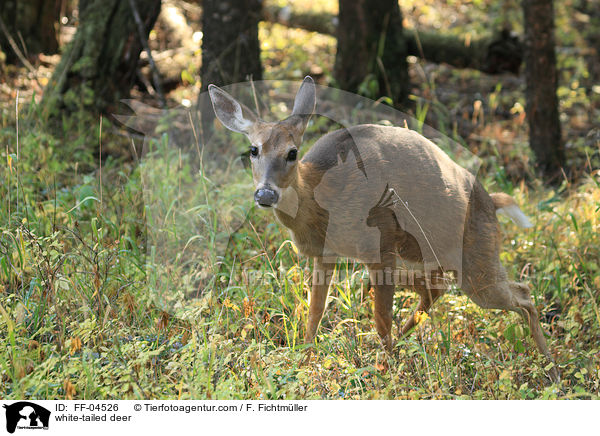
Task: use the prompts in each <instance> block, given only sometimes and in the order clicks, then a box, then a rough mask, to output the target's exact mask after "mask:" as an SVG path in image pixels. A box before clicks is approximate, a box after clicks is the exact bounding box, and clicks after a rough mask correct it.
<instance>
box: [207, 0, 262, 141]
mask: <svg viewBox="0 0 600 436" xmlns="http://www.w3.org/2000/svg"><path fill="white" fill-rule="evenodd" d="M261 4H262V1H261V0H203V2H202V8H203V9H202V32H203V33H204V37H203V38H202V68H201V70H200V74H201V77H202V91H203V92H202V93H201V94H200V98H199V100H198V108H199V113H200V116H201V125H202V130H201V136H202V137H203V138H204V139H205V140H208V138H209V137H210V135H211V133H212V127H213V123H214V119H215V114H214V112H213V109H212V105H211V103H210V99H209V98H208V95H207V93H206V91H207V89H208V85H210V84H213V85H217V86H222V85H229V84H232V83H237V82H243V81H246V80H249V79H252V80H262V64H261V61H260V44H259V41H258V22H259V21H260V18H261V16H262V11H261Z"/></svg>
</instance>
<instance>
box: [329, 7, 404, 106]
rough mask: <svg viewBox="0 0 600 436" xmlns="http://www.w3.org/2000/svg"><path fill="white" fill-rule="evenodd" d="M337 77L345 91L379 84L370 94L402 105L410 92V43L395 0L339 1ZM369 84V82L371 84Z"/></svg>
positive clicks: (335, 73) (335, 74)
mask: <svg viewBox="0 0 600 436" xmlns="http://www.w3.org/2000/svg"><path fill="white" fill-rule="evenodd" d="M339 8H340V10H339V25H338V29H337V30H338V32H337V39H338V48H337V54H336V59H335V71H334V76H335V79H336V80H337V82H338V84H339V85H340V86H341V87H342V88H343V89H346V90H349V91H352V92H357V91H358V89H359V87H360V85H361V84H363V83H371V84H376V87H377V89H371V91H370V93H371V94H375V95H370V96H371V97H376V96H382V95H385V96H387V97H390V98H391V99H392V100H393V102H394V103H395V104H400V103H402V102H403V101H404V99H405V98H406V96H407V95H408V84H409V81H408V64H407V62H406V55H407V44H406V40H405V38H404V33H403V29H402V15H401V12H400V7H399V6H398V2H397V1H396V0H376V1H367V0H340V1H339ZM368 86H369V85H368Z"/></svg>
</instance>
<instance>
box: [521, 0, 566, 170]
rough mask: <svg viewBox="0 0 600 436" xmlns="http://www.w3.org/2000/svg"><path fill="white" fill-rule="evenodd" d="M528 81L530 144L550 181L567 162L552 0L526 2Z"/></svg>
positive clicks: (529, 0) (541, 168) (526, 71)
mask: <svg viewBox="0 0 600 436" xmlns="http://www.w3.org/2000/svg"><path fill="white" fill-rule="evenodd" d="M523 13H524V19H525V79H526V83H527V89H526V93H525V94H526V99H527V107H526V113H527V119H528V123H529V145H530V146H531V149H532V150H533V152H534V154H535V157H536V160H537V167H538V168H539V170H541V172H542V173H543V174H544V175H545V176H547V177H548V178H555V177H556V176H559V175H560V169H561V168H562V166H563V164H564V161H565V152H564V148H563V145H562V142H561V134H560V120H559V117H558V98H557V96H556V87H557V82H558V74H557V71H556V54H555V52H554V11H553V8H552V0H523Z"/></svg>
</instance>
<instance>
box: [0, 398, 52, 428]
mask: <svg viewBox="0 0 600 436" xmlns="http://www.w3.org/2000/svg"><path fill="white" fill-rule="evenodd" d="M3 407H4V408H5V409H6V431H8V432H9V433H14V432H15V430H16V429H17V428H19V429H29V430H35V429H44V430H47V429H48V424H49V423H50V411H49V410H48V409H45V408H44V407H42V406H38V405H37V404H35V403H31V402H29V401H19V402H17V403H13V404H10V405H6V404H4V405H3Z"/></svg>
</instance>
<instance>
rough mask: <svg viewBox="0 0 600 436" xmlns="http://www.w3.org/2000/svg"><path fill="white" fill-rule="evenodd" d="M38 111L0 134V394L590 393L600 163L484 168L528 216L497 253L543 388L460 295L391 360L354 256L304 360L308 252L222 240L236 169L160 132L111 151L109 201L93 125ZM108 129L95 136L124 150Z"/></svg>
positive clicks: (260, 240) (256, 240) (524, 356)
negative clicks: (42, 119) (61, 130)
mask: <svg viewBox="0 0 600 436" xmlns="http://www.w3.org/2000/svg"><path fill="white" fill-rule="evenodd" d="M33 119H34V118H33V117H32V118H22V119H21V120H20V137H19V147H20V149H19V160H18V161H17V159H16V155H15V154H14V153H12V150H14V149H15V145H16V132H15V130H14V126H13V125H11V124H10V123H9V122H7V121H6V120H5V121H4V125H5V126H6V127H5V128H4V129H3V130H2V131H1V132H0V134H1V135H2V139H3V142H4V143H8V149H9V152H11V156H12V158H8V157H7V154H6V150H2V152H1V154H0V158H1V162H2V173H1V178H2V185H0V186H1V187H0V198H2V206H1V208H0V223H1V224H0V315H1V316H0V331H1V332H2V333H1V339H0V354H1V356H2V358H0V362H2V363H1V368H0V371H1V382H0V392H2V397H3V398H12V399H16V398H37V399H40V398H65V397H66V398H219V399H229V398H232V399H236V398H237V399H241V398H253V399H256V398H265V399H283V398H286V399H289V398H296V399H305V398H415V399H416V398H423V399H427V398H477V399H479V398H481V399H492V398H493V399H526V398H563V397H577V398H598V388H599V386H598V383H599V381H598V380H599V377H598V375H599V371H600V368H599V366H598V363H597V362H598V357H599V356H600V347H599V344H600V341H599V340H598V339H599V336H600V313H599V309H598V301H599V291H598V289H599V288H600V276H599V271H598V270H599V265H598V259H599V258H600V248H599V247H600V241H599V237H598V230H599V227H600V222H599V215H600V214H599V210H600V209H599V208H600V187H599V182H600V177H599V173H598V171H595V172H592V173H590V174H587V175H586V177H585V178H584V179H583V180H582V181H581V183H578V184H577V185H571V184H567V183H565V184H564V185H563V186H562V187H561V188H560V189H559V190H558V191H555V190H552V189H549V188H545V187H543V186H542V185H541V183H540V182H538V181H533V183H532V184H531V187H529V188H527V187H525V185H520V186H514V185H513V184H512V182H511V181H510V180H508V179H505V178H502V176H501V175H498V174H495V173H493V170H491V169H490V170H489V172H488V173H485V174H483V175H482V180H483V181H484V183H485V184H486V185H487V186H488V187H489V188H490V190H498V185H499V184H501V186H503V187H504V188H506V187H508V191H509V192H511V193H512V194H513V195H515V196H516V198H517V199H518V201H519V202H520V204H522V205H523V207H524V209H525V211H526V213H528V214H529V215H531V216H534V217H535V222H536V227H535V228H533V229H531V230H527V231H526V230H521V229H517V228H516V227H514V226H513V225H512V224H510V223H508V222H504V223H503V226H502V227H503V231H504V232H505V241H504V249H505V250H504V251H503V252H502V254H501V258H502V260H503V262H504V263H505V264H506V265H507V266H508V268H509V271H510V273H511V274H512V275H513V276H519V275H520V274H522V275H524V279H525V280H526V281H528V282H529V283H531V285H532V287H533V295H534V298H535V301H536V304H537V306H538V308H539V309H540V311H541V313H542V315H543V318H544V320H545V321H546V322H545V323H544V328H545V329H546V330H547V331H548V332H549V333H550V336H549V345H550V348H551V350H552V351H553V353H554V355H555V357H556V360H557V363H558V364H559V366H560V368H561V372H562V375H563V380H562V382H561V384H560V385H554V386H551V385H549V383H548V381H547V378H546V376H545V374H544V370H543V366H544V365H545V363H544V360H543V359H542V358H540V356H539V355H538V353H537V352H536V350H535V347H534V345H533V343H532V342H531V340H530V339H529V335H528V332H527V328H526V327H524V326H523V324H522V322H521V320H520V319H519V318H518V317H517V316H516V315H514V314H509V313H504V312H497V311H486V310H482V309H480V308H478V307H477V306H475V305H474V304H473V303H471V302H469V301H468V300H467V299H466V298H465V297H464V296H461V295H460V294H459V293H458V292H451V293H449V294H448V295H446V296H445V297H444V298H442V300H441V301H440V302H438V303H437V304H436V306H435V307H434V309H433V311H432V312H431V314H430V315H431V316H430V317H427V318H426V319H424V320H422V322H421V324H420V325H419V326H418V328H417V329H416V330H415V332H414V333H413V334H412V335H411V336H409V337H408V338H406V339H404V340H401V341H399V342H398V343H397V345H396V348H395V350H394V353H393V355H392V356H388V355H386V354H385V353H384V352H383V350H382V348H381V345H380V343H379V340H378V338H377V335H376V333H375V331H374V329H373V326H372V300H371V297H370V296H369V292H368V289H367V283H368V282H367V280H366V273H365V272H364V270H363V268H362V267H361V266H360V265H356V264H354V263H348V262H341V263H340V264H339V268H338V269H339V270H341V276H343V277H347V278H348V279H347V280H342V281H340V282H339V283H337V284H336V285H335V287H334V288H333V289H332V292H331V300H330V304H329V307H328V310H327V312H326V315H325V318H324V320H323V323H322V327H321V329H320V334H319V337H318V342H317V345H316V349H315V352H314V353H313V354H312V355H308V354H307V349H306V348H305V346H304V345H303V344H302V341H301V338H302V336H303V333H304V321H305V318H306V314H307V307H308V301H307V291H308V289H309V286H310V274H309V264H308V263H307V260H306V259H304V258H302V257H300V256H298V255H297V254H296V253H295V251H294V249H293V246H292V244H290V243H289V241H287V240H286V238H287V236H286V232H285V231H284V230H283V229H282V228H280V227H279V226H278V225H277V224H276V223H275V221H274V219H273V217H272V216H271V215H270V214H268V213H264V212H262V211H252V212H251V213H250V216H249V220H248V221H247V222H246V223H245V224H244V225H242V227H240V228H239V229H238V230H237V231H236V232H235V233H233V236H232V237H231V241H230V240H229V238H228V234H224V233H223V232H221V231H220V227H219V225H220V224H222V223H223V222H228V219H229V220H230V219H231V217H235V216H237V217H238V219H241V218H240V217H242V216H243V211H242V212H240V211H239V210H237V209H236V205H238V204H243V203H244V201H245V200H246V202H247V199H243V198H240V192H243V189H244V186H245V185H244V184H248V183H249V182H250V176H249V175H248V174H247V173H246V172H245V171H243V170H235V169H234V170H231V172H229V173H227V174H223V173H222V172H219V171H217V167H216V166H215V164H214V163H213V162H210V161H207V160H206V159H204V160H203V162H202V164H201V165H199V162H200V158H199V156H198V154H197V149H196V148H195V147H192V148H191V149H190V150H189V152H187V151H185V150H181V151H180V150H179V149H176V148H173V147H169V146H168V145H167V141H166V137H164V136H163V137H162V139H159V140H158V141H156V142H155V143H154V144H153V147H154V151H151V152H150V154H149V155H148V156H147V157H146V159H145V160H144V161H143V163H142V164H141V165H134V164H133V163H132V162H130V161H128V160H124V159H121V160H116V159H112V158H107V159H105V160H104V162H103V167H102V178H103V183H102V195H101V194H100V189H99V186H100V181H99V171H97V170H93V168H95V167H98V165H97V164H96V163H95V162H97V159H98V158H99V156H98V155H95V154H94V151H93V148H95V147H90V146H89V144H90V143H92V144H93V143H94V142H97V141H98V139H97V134H98V131H97V130H98V127H99V126H96V128H95V129H94V130H96V131H95V132H91V133H87V134H82V135H74V138H73V140H72V141H59V140H57V139H56V138H54V137H53V136H51V135H49V134H41V133H36V132H38V130H37V127H36V125H35V122H33V121H32V120H33ZM104 123H106V121H104ZM103 127H104V132H105V133H104V137H103V143H104V144H108V143H111V142H112V143H115V142H116V143H119V141H121V142H123V141H122V140H119V139H118V137H116V136H114V135H113V134H111V133H106V132H110V129H109V128H108V127H107V125H103ZM23 132H28V133H23ZM241 141H242V140H241V139H240V144H237V143H234V144H233V145H231V146H230V147H231V148H230V149H229V150H227V149H225V150H223V153H224V154H227V153H235V151H234V150H235V149H236V147H243V146H242V145H241ZM82 144H88V146H87V147H85V148H84V147H82ZM113 145H114V144H113ZM86 150H87V151H86ZM76 153H80V154H79V155H77V159H75V160H74V159H70V158H68V156H69V154H71V155H72V154H76ZM8 162H10V165H9V163H8ZM75 162H80V163H79V164H76V163H75ZM194 162H195V163H194ZM82 167H86V169H85V171H82V170H81V168H82ZM489 168H493V165H491V166H489ZM197 174H201V175H202V177H197V176H196V175H197ZM218 177H222V179H221V180H217V179H218ZM142 179H143V180H144V183H142ZM154 181H160V183H155V182H154ZM225 181H230V182H231V183H229V184H228V183H224V182H225ZM499 181H500V182H501V183H499ZM230 184H231V185H232V186H233V187H232V186H229V185H230ZM144 186H146V187H148V186H150V187H153V188H154V189H153V190H152V193H153V194H152V196H151V197H149V196H148V194H147V195H146V197H145V198H144V194H143V191H144V190H143V188H144ZM505 190H506V189H505ZM17 192H18V194H19V199H18V202H17ZM17 206H18V207H17ZM199 207H203V208H205V210H202V211H201V213H200V212H199V210H198V208H199ZM236 214H237V215H236ZM198 217H202V218H203V219H202V220H199V219H198ZM213 244H216V246H217V247H221V249H222V250H221V251H219V250H212V251H211V250H207V247H210V246H212V245H213ZM227 244H229V245H227ZM153 247H154V248H153ZM227 247H228V248H227ZM252 272H253V273H254V274H257V273H258V274H263V278H262V279H261V280H252V278H253V277H252V276H249V274H251V273H252ZM395 304H396V305H395V309H394V310H395V314H396V319H397V320H398V323H400V321H401V319H402V318H405V317H407V316H408V315H409V314H410V312H411V310H412V309H413V308H414V306H415V304H416V299H415V296H414V295H413V294H411V293H409V292H405V291H402V290H398V294H397V297H396V300H395Z"/></svg>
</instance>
